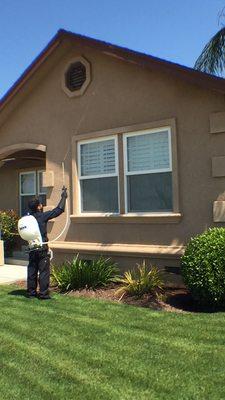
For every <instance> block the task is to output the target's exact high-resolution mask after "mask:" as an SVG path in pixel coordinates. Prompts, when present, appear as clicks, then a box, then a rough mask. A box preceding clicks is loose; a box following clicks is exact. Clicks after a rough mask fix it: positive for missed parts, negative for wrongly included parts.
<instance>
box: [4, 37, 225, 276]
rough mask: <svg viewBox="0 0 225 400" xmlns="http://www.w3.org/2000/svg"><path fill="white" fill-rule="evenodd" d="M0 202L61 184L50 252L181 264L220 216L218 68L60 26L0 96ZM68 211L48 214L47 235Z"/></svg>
mask: <svg viewBox="0 0 225 400" xmlns="http://www.w3.org/2000/svg"><path fill="white" fill-rule="evenodd" d="M0 160H1V168H0V184H1V187H2V192H1V196H0V208H1V209H5V208H10V209H15V210H16V211H17V212H18V213H20V214H23V213H24V212H25V211H26V208H27V202H28V200H29V199H30V197H31V196H33V195H36V194H38V195H40V196H41V198H42V201H43V203H44V204H46V208H47V209H51V208H52V207H53V206H54V205H55V204H56V203H57V201H58V200H59V196H60V189H61V187H62V183H63V177H62V175H63V174H62V162H64V166H65V183H66V186H67V187H68V189H69V200H68V205H69V225H68V227H67V229H66V231H65V233H64V234H63V236H62V237H61V238H60V239H59V240H57V241H56V242H54V243H52V245H51V246H52V248H53V250H54V255H55V260H56V262H59V261H61V260H62V259H65V258H69V257H72V256H73V254H74V253H77V252H79V253H80V254H81V255H82V257H85V258H87V259H90V258H92V257H94V256H96V255H99V254H104V255H107V256H111V257H114V259H115V260H116V261H118V262H119V264H120V266H121V268H125V267H126V268H127V267H132V266H133V265H134V264H135V263H136V262H137V261H139V260H140V259H143V258H147V259H150V260H151V261H152V262H153V263H156V264H157V265H159V266H163V267H166V268H167V270H168V271H170V268H171V271H172V270H173V267H174V268H176V267H178V266H179V259H180V256H181V254H182V252H183V249H184V246H185V244H186V243H187V241H188V240H189V239H190V237H191V236H193V235H196V234H197V233H200V232H202V231H203V230H205V229H206V228H208V227H210V226H223V224H224V222H225V80H224V79H222V78H218V77H215V76H211V75H207V74H205V73H201V72H199V71H195V70H193V69H191V68H187V67H183V66H180V65H178V64H174V63H171V62H168V61H165V60H161V59H159V58H155V57H152V56H149V55H146V54H142V53H138V52H135V51H131V50H129V49H126V48H122V47H118V46H114V45H112V44H109V43H105V42H103V41H99V40H95V39H91V38H88V37H84V36H81V35H77V34H74V33H71V32H68V31H65V30H60V31H58V33H57V34H56V36H55V37H54V38H53V39H52V40H51V42H50V43H49V44H48V45H47V47H46V48H45V49H44V50H43V51H42V53H41V54H40V55H39V56H38V57H37V58H36V59H35V60H34V62H33V63H32V64H31V65H30V66H29V67H28V68H27V70H26V71H25V72H24V73H23V75H22V76H21V77H20V78H19V79H18V81H17V82H16V83H15V84H14V85H13V86H12V87H11V88H10V90H9V91H8V92H7V93H6V95H5V96H4V97H3V98H2V100H1V102H0ZM65 221H66V215H65V213H64V214H63V215H62V216H61V217H60V218H59V219H57V221H55V222H54V221H53V222H51V223H49V235H50V239H51V238H54V237H56V236H57V235H58V234H59V232H60V231H61V230H62V228H63V227H64V225H65Z"/></svg>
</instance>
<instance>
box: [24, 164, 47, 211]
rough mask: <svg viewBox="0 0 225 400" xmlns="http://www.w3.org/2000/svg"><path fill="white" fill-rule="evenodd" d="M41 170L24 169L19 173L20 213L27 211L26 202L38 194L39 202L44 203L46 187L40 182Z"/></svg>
mask: <svg viewBox="0 0 225 400" xmlns="http://www.w3.org/2000/svg"><path fill="white" fill-rule="evenodd" d="M43 172H44V171H43V170H35V171H25V172H20V174H19V197H20V215H21V216H22V215H25V214H26V213H27V212H28V202H29V200H31V199H32V198H33V197H35V196H38V198H39V199H40V202H41V203H42V204H43V205H44V206H45V205H46V188H44V187H43V184H42V178H43V176H42V174H43Z"/></svg>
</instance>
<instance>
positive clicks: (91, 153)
mask: <svg viewBox="0 0 225 400" xmlns="http://www.w3.org/2000/svg"><path fill="white" fill-rule="evenodd" d="M80 163H81V165H80V168H81V176H82V177H84V176H101V175H111V174H115V173H116V157H115V140H114V139H109V140H102V141H96V142H90V143H83V144H81V145H80Z"/></svg>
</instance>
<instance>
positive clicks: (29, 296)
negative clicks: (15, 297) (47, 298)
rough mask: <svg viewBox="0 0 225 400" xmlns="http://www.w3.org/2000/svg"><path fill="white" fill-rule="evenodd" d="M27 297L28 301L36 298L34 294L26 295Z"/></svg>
mask: <svg viewBox="0 0 225 400" xmlns="http://www.w3.org/2000/svg"><path fill="white" fill-rule="evenodd" d="M27 297H28V299H34V298H35V297H37V293H34V294H31V293H28V294H27Z"/></svg>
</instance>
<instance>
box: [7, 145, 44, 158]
mask: <svg viewBox="0 0 225 400" xmlns="http://www.w3.org/2000/svg"><path fill="white" fill-rule="evenodd" d="M46 149H47V147H46V146H45V145H43V144H37V143H15V144H11V145H9V146H4V147H0V157H2V156H4V157H6V156H8V155H9V154H11V153H14V152H16V151H20V150H39V151H42V152H44V153H45V152H46Z"/></svg>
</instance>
